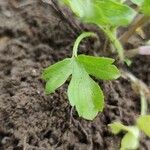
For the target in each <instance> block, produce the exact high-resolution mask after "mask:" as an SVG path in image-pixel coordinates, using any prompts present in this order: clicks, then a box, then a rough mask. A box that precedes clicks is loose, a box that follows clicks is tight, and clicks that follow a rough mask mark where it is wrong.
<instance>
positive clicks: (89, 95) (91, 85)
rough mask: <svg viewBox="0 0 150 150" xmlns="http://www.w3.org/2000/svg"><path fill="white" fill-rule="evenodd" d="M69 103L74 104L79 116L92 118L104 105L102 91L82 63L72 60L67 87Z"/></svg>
mask: <svg viewBox="0 0 150 150" xmlns="http://www.w3.org/2000/svg"><path fill="white" fill-rule="evenodd" d="M68 97H69V101H70V104H71V105H72V106H75V107H76V109H77V112H78V114H79V116H81V117H83V118H85V119H87V120H92V119H94V118H95V116H96V115H97V113H98V112H99V111H102V110H103V107H104V96H103V92H102V90H101V89H100V87H99V86H98V84H97V83H96V82H95V81H94V80H92V79H91V78H90V77H89V75H88V73H87V72H86V70H85V69H84V67H83V66H82V64H80V63H79V62H78V60H77V59H75V60H74V65H73V74H72V79H71V82H70V84H69V87H68Z"/></svg>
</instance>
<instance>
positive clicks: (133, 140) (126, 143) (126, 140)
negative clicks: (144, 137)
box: [121, 132, 139, 150]
mask: <svg viewBox="0 0 150 150" xmlns="http://www.w3.org/2000/svg"><path fill="white" fill-rule="evenodd" d="M138 146H139V139H138V138H137V137H136V136H134V135H133V134H132V133H130V132H128V133H126V135H125V136H124V137H123V139H122V141H121V150H126V149H137V148H138Z"/></svg>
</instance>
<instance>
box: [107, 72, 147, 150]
mask: <svg viewBox="0 0 150 150" xmlns="http://www.w3.org/2000/svg"><path fill="white" fill-rule="evenodd" d="M127 75H128V77H129V78H130V80H131V81H132V82H133V84H135V85H134V86H135V88H138V87H139V88H138V89H136V91H138V92H139V94H140V96H141V115H140V116H139V117H138V118H137V119H136V124H135V125H134V126H125V125H123V124H122V123H120V122H114V123H112V124H109V126H110V127H111V130H112V133H114V134H118V133H120V132H121V131H125V132H126V134H125V135H124V137H123V139H122V141H121V148H120V150H128V149H132V150H135V149H137V148H138V147H139V140H140V132H141V131H143V132H144V133H145V134H146V135H147V136H149V137H150V115H147V114H146V113H147V98H146V93H147V88H146V87H145V85H144V84H142V82H139V80H138V79H137V78H136V77H134V76H133V75H132V74H127ZM139 84H140V85H139Z"/></svg>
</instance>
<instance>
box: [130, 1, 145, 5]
mask: <svg viewBox="0 0 150 150" xmlns="http://www.w3.org/2000/svg"><path fill="white" fill-rule="evenodd" d="M131 1H132V3H134V4H136V5H138V6H141V5H142V3H143V2H144V0H131Z"/></svg>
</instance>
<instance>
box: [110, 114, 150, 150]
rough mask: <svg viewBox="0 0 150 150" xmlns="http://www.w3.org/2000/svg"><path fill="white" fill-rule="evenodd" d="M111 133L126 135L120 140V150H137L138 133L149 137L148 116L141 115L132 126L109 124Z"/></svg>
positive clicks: (149, 119)
mask: <svg viewBox="0 0 150 150" xmlns="http://www.w3.org/2000/svg"><path fill="white" fill-rule="evenodd" d="M109 127H110V128H111V130H112V133H114V134H118V133H120V132H121V131H125V132H126V134H125V135H124V137H123V138H122V140H121V148H120V150H127V149H134V150H135V149H137V148H138V147H139V138H140V131H143V132H144V133H145V134H146V135H147V136H149V137H150V115H141V116H140V117H139V118H138V119H137V121H136V125H134V126H125V125H123V124H122V123H120V122H114V123H112V124H109Z"/></svg>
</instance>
